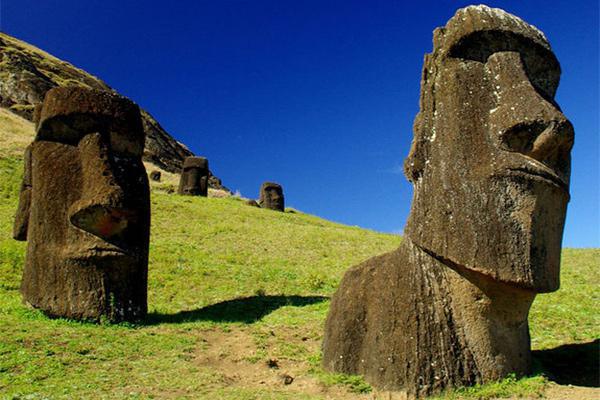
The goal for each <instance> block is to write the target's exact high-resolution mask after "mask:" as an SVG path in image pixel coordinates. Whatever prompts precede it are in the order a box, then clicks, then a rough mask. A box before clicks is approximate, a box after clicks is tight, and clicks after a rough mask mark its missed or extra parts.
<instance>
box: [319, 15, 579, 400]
mask: <svg viewBox="0 0 600 400" xmlns="http://www.w3.org/2000/svg"><path fill="white" fill-rule="evenodd" d="M433 36H434V39H433V44H434V45H433V52H432V53H431V54H428V55H426V57H425V61H424V67H423V74H422V81H421V99H420V112H419V114H418V115H417V117H416V120H415V124H414V139H413V143H412V148H411V150H410V153H409V155H408V158H407V160H406V161H405V174H406V176H407V178H408V179H409V180H410V181H411V182H412V183H413V184H414V196H413V203H412V207H411V212H410V216H409V219H408V223H407V226H406V228H405V230H404V232H405V236H404V239H403V241H402V244H401V245H400V247H399V248H398V249H397V250H395V251H392V252H390V253H387V254H383V255H380V256H377V257H374V258H372V259H370V260H367V261H365V262H363V263H362V264H359V265H357V266H355V267H353V268H351V269H350V270H348V272H347V273H346V275H345V276H344V278H343V280H342V282H341V283H340V287H339V289H338V290H337V292H336V294H335V295H334V296H333V298H332V302H331V308H330V311H329V315H328V317H327V321H326V325H325V334H324V341H323V365H324V367H325V368H326V369H327V370H330V371H336V372H343V373H348V374H361V375H364V376H365V378H366V379H367V381H368V382H370V383H371V384H373V385H374V386H375V387H376V388H379V389H382V390H397V391H404V392H405V393H406V394H407V395H408V397H411V398H412V397H422V396H426V395H429V394H431V393H434V392H438V391H440V390H442V389H444V388H449V387H458V386H469V385H474V384H477V383H486V382H490V381H492V380H496V379H500V378H503V377H506V376H507V375H509V374H512V373H514V374H516V375H517V376H522V375H524V374H527V373H529V372H530V371H531V351H530V338H529V328H528V322H527V316H528V313H529V309H530V307H531V304H532V302H533V300H534V298H535V296H536V294H538V293H546V292H552V291H555V290H557V289H558V287H559V269H560V250H561V240H562V232H563V225H564V220H565V214H566V208H567V203H568V201H569V175H570V151H571V147H572V145H573V127H572V125H571V123H570V122H569V121H568V120H567V118H566V117H565V116H564V115H563V114H562V112H561V111H560V109H559V108H558V106H557V105H556V104H555V102H554V100H553V99H554V94H555V92H556V89H557V86H558V81H559V76H560V66H559V63H558V61H557V59H556V57H555V56H554V54H553V52H552V50H551V48H550V45H549V44H548V41H547V40H546V38H545V36H544V35H543V33H542V32H540V31H539V30H538V29H536V28H535V27H533V26H531V25H529V24H527V23H525V22H524V21H522V20H521V19H519V18H518V17H515V16H514V15H511V14H508V13H506V12H505V11H503V10H499V9H493V8H489V7H486V6H470V7H466V8H463V9H460V10H458V11H457V13H456V14H455V15H454V16H453V17H452V18H451V19H450V20H449V21H448V23H447V24H446V26H445V27H443V28H438V29H436V30H435V31H434V35H433Z"/></svg>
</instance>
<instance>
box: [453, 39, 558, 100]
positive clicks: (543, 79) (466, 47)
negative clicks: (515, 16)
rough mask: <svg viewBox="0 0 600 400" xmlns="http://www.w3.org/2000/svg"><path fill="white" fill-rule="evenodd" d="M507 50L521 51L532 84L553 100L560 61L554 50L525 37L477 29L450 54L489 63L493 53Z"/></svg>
mask: <svg viewBox="0 0 600 400" xmlns="http://www.w3.org/2000/svg"><path fill="white" fill-rule="evenodd" d="M505 51H510V52H516V53H519V54H520V56H521V60H522V61H523V66H524V68H525V73H526V74H527V77H528V78H529V80H530V82H531V83H532V85H533V86H534V87H535V89H536V90H537V91H538V92H539V93H540V94H541V95H542V96H543V97H544V98H545V99H546V100H550V101H552V99H554V95H555V94H556V89H557V88H558V83H559V80H560V72H561V71H560V65H559V63H558V60H557V59H556V56H554V54H553V53H552V52H551V51H549V50H548V49H546V48H544V47H543V46H541V45H539V44H537V43H536V42H534V41H532V40H531V39H529V38H527V37H525V36H521V35H519V34H516V33H514V32H507V31H500V30H486V31H477V32H473V33H471V34H469V35H466V36H465V37H463V38H461V39H459V40H458V41H457V42H456V44H454V45H453V46H452V47H451V48H450V50H449V51H448V56H449V57H452V58H461V59H464V60H472V61H478V62H481V63H486V62H487V60H488V58H489V57H490V56H491V55H492V54H494V53H498V52H505Z"/></svg>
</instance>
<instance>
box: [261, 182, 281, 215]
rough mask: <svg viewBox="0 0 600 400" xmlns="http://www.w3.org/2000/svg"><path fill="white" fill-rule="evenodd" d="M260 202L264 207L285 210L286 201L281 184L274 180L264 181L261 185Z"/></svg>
mask: <svg viewBox="0 0 600 400" xmlns="http://www.w3.org/2000/svg"><path fill="white" fill-rule="evenodd" d="M258 203H259V204H260V206H261V207H262V208H268V209H270V210H277V211H284V210H285V201H284V198H283V188H282V187H281V185H280V184H278V183H274V182H265V183H263V184H262V185H261V187H260V198H259V200H258Z"/></svg>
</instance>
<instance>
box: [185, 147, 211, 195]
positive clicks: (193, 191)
mask: <svg viewBox="0 0 600 400" xmlns="http://www.w3.org/2000/svg"><path fill="white" fill-rule="evenodd" d="M208 176H209V172H208V160H207V159H206V158H204V157H187V158H186V159H185V160H184V161H183V168H182V169H181V180H180V181H179V190H178V192H177V193H179V194H185V195H190V196H204V197H206V196H207V195H208Z"/></svg>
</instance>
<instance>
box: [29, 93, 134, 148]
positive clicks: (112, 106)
mask: <svg viewBox="0 0 600 400" xmlns="http://www.w3.org/2000/svg"><path fill="white" fill-rule="evenodd" d="M59 89H60V90H55V89H53V90H50V91H48V92H47V93H46V98H45V99H44V103H43V105H42V107H41V109H40V110H39V113H37V114H39V122H38V128H37V136H36V140H45V141H52V142H59V143H64V144H69V145H77V144H78V143H79V141H80V140H81V139H82V138H84V137H85V136H87V135H88V134H90V133H100V134H102V135H103V136H105V137H106V141H107V143H110V146H111V150H112V151H113V152H115V153H116V154H117V155H130V156H134V157H138V156H140V155H142V153H143V151H144V137H145V136H144V129H143V126H142V122H141V114H140V109H139V107H138V106H137V105H136V104H134V103H132V102H131V101H130V100H128V99H126V98H124V97H121V96H118V95H116V94H114V93H109V92H102V91H97V90H89V89H83V88H78V87H69V88H59Z"/></svg>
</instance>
